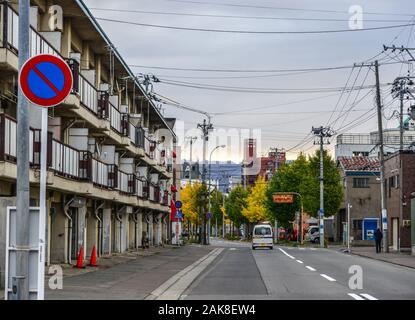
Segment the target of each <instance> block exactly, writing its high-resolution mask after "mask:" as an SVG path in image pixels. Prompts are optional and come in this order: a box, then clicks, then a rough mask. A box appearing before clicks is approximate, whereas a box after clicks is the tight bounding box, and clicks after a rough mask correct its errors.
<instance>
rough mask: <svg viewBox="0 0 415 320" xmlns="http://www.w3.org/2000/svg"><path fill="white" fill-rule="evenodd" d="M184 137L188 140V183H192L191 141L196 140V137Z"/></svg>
mask: <svg viewBox="0 0 415 320" xmlns="http://www.w3.org/2000/svg"><path fill="white" fill-rule="evenodd" d="M185 139H187V140H189V141H190V160H189V162H190V163H189V167H190V169H189V185H192V171H193V170H192V150H193V141H195V140H197V137H186V138H185Z"/></svg>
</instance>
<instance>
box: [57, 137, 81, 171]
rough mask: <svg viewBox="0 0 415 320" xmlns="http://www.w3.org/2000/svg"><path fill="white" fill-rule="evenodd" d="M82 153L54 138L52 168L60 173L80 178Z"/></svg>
mask: <svg viewBox="0 0 415 320" xmlns="http://www.w3.org/2000/svg"><path fill="white" fill-rule="evenodd" d="M80 162H81V153H80V152H79V151H78V150H76V149H75V148H72V147H70V146H68V145H65V144H63V143H61V142H59V141H57V140H55V139H53V140H52V165H51V168H52V169H53V170H54V171H55V172H56V173H58V174H59V175H63V176H67V177H70V178H75V179H79V178H80V177H81V175H80V166H79V165H80Z"/></svg>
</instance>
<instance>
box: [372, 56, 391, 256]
mask: <svg viewBox="0 0 415 320" xmlns="http://www.w3.org/2000/svg"><path fill="white" fill-rule="evenodd" d="M375 76H376V105H377V114H378V135H379V160H380V193H381V202H382V217H381V218H382V232H383V251H384V252H389V241H388V213H387V209H386V190H385V160H384V152H383V125H382V100H381V97H380V82H379V63H378V61H377V60H376V61H375Z"/></svg>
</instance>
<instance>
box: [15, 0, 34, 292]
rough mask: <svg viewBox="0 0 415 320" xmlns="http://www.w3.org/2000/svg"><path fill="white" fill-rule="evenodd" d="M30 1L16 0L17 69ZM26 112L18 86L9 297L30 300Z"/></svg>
mask: <svg viewBox="0 0 415 320" xmlns="http://www.w3.org/2000/svg"><path fill="white" fill-rule="evenodd" d="M29 8H30V3H29V0H21V1H19V40H18V45H19V72H21V70H22V67H23V65H24V63H25V62H26V61H27V60H28V58H29V55H30V53H29V52H30V48H29ZM29 132H30V131H29V115H28V101H27V100H26V98H25V96H24V95H23V92H22V88H21V86H19V91H18V98H17V141H18V143H17V178H16V194H17V195H16V204H17V209H16V228H17V229H16V265H15V268H16V269H15V271H16V272H15V274H16V276H15V279H13V281H14V285H13V292H15V294H13V295H12V299H15V300H28V299H29V200H30V198H29V197H30V195H29V194H30V181H29Z"/></svg>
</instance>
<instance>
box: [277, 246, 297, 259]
mask: <svg viewBox="0 0 415 320" xmlns="http://www.w3.org/2000/svg"><path fill="white" fill-rule="evenodd" d="M278 249H279V250H280V251H281V252H282V253H283V254H285V255H286V256H287V257H289V258H291V259H295V258H294V257H293V256H292V255H290V254H288V253H287V252H285V251H284V250H282V249H281V248H278Z"/></svg>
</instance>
